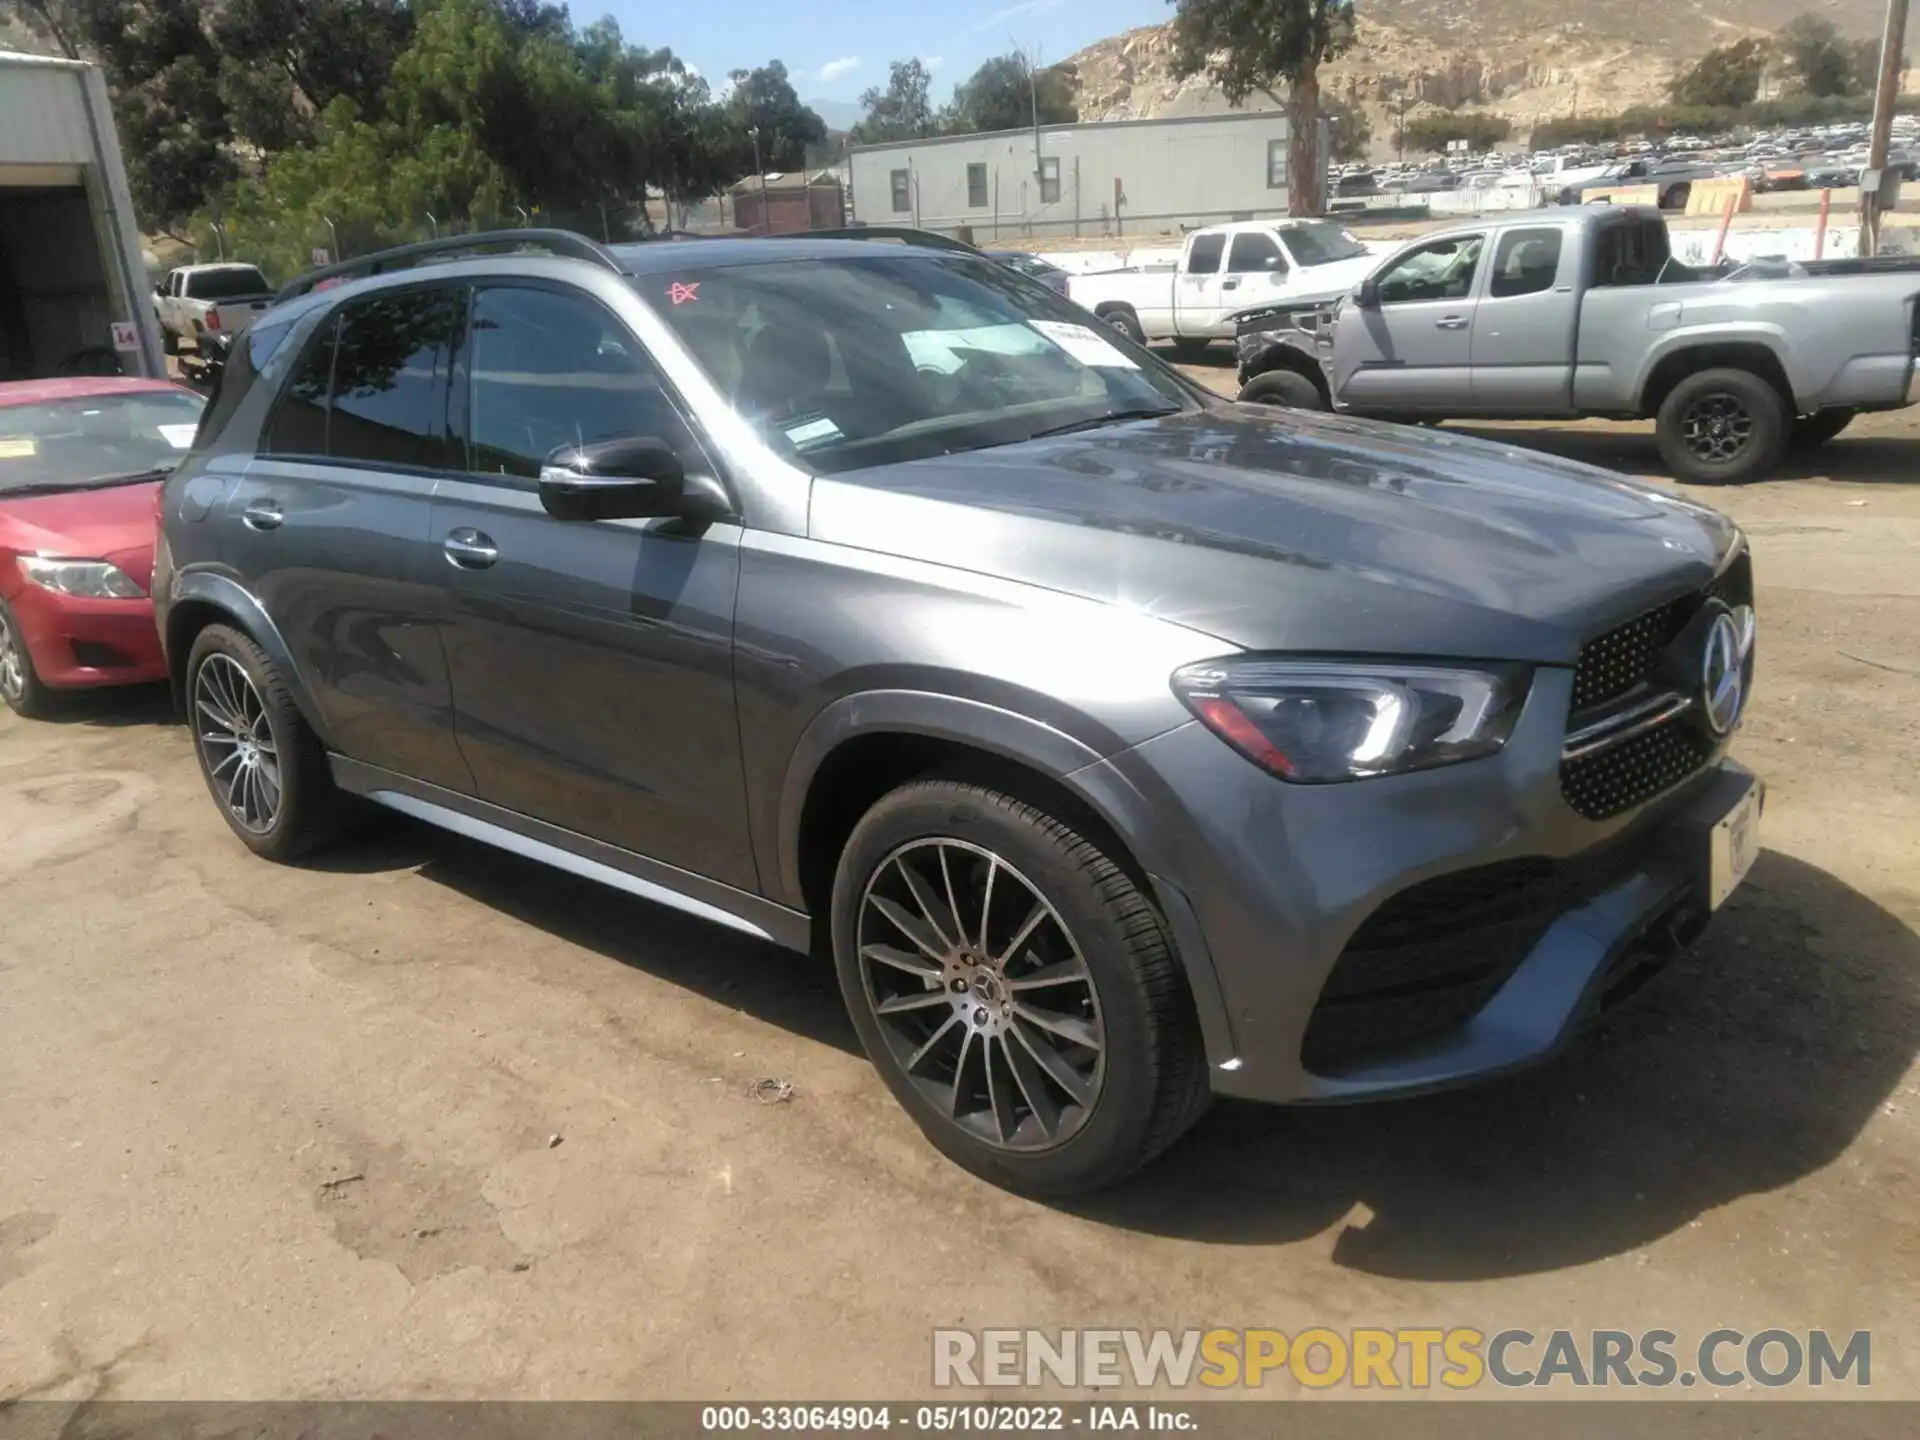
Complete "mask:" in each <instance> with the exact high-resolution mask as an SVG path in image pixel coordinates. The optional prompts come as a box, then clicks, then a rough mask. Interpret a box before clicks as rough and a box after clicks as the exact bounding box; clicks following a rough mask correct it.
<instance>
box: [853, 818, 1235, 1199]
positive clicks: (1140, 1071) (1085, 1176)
mask: <svg viewBox="0 0 1920 1440" xmlns="http://www.w3.org/2000/svg"><path fill="white" fill-rule="evenodd" d="M833 949H834V959H835V963H836V966H837V968H838V971H839V976H840V987H841V991H842V993H843V995H844V996H845V997H846V1002H847V1008H848V1010H849V1011H850V1012H851V1013H852V1015H853V1021H854V1027H855V1028H856V1029H857V1030H858V1031H859V1034H860V1039H861V1043H862V1044H863V1045H864V1046H865V1047H866V1050H867V1054H868V1055H869V1056H870V1057H871V1058H872V1060H873V1063H874V1065H875V1067H876V1068H877V1069H878V1070H879V1071H880V1074H881V1077H882V1078H883V1079H884V1080H885V1081H886V1083H887V1086H888V1088H889V1089H891V1090H892V1091H893V1093H894V1096H895V1098H897V1099H898V1100H899V1101H900V1103H901V1104H902V1105H903V1106H904V1107H905V1108H906V1110H907V1113H908V1114H909V1115H911V1116H912V1117H913V1119H914V1121H915V1123H916V1124H918V1125H919V1126H920V1128H921V1130H922V1131H923V1132H924V1133H925V1134H926V1136H927V1138H928V1139H929V1140H931V1141H932V1142H933V1143H934V1145H936V1146H937V1147H938V1148H939V1149H940V1150H941V1151H943V1152H944V1153H945V1154H946V1155H947V1156H949V1157H950V1158H951V1159H953V1160H955V1161H956V1162H958V1163H959V1164H961V1165H963V1166H965V1167H966V1168H967V1169H969V1170H971V1171H973V1172H974V1173H975V1174H978V1175H980V1176H983V1177H984V1178H986V1179H988V1180H991V1181H992V1182H994V1183H995V1184H998V1185H1004V1186H1006V1187H1008V1188H1009V1189H1014V1190H1021V1191H1026V1192H1029V1193H1033V1194H1049V1195H1064V1194H1071V1193H1076V1192H1081V1191H1087V1190H1093V1189H1098V1188H1100V1187H1101V1186H1105V1185H1110V1184H1112V1183H1114V1182H1115V1181H1117V1180H1119V1179H1121V1178H1122V1177H1123V1176H1125V1175H1127V1174H1129V1173H1130V1172H1131V1171H1133V1170H1134V1169H1136V1168H1138V1167H1139V1166H1140V1165H1142V1164H1144V1163H1146V1162H1147V1161H1148V1160H1150V1159H1152V1158H1153V1157H1154V1156H1155V1155H1157V1154H1159V1153H1160V1152H1161V1151H1162V1150H1164V1149H1165V1148H1166V1147H1167V1146H1168V1145H1170V1144H1172V1143H1173V1142H1174V1140H1176V1139H1177V1138H1178V1137H1179V1136H1180V1135H1181V1134H1182V1133H1183V1132H1184V1131H1185V1130H1186V1129H1187V1128H1188V1127H1189V1126H1190V1125H1192V1123H1193V1122H1194V1121H1195V1120H1196V1119H1197V1118H1198V1117H1199V1115H1200V1113H1201V1111H1202V1110H1203V1109H1204V1108H1205V1105H1206V1101H1207V1084H1206V1063H1205V1058H1204V1055H1203V1053H1202V1049H1201V1044H1200V1037H1199V1030H1198V1026H1197V1023H1196V1021H1195V1020H1194V1017H1193V1013H1192V1006H1191V1002H1190V1000H1189V998H1188V995H1187V991H1186V987H1185V981H1184V977H1183V976H1182V975H1181V973H1180V969H1179V964H1178V961H1177V960H1176V959H1175V957H1174V954H1173V951H1172V948H1171V946H1170V944H1169V942H1168V940H1167V937H1166V935H1165V933H1164V932H1163V930H1162V928H1161V925H1160V922H1159V918H1158V916H1157V915H1156V914H1155V913H1154V911H1153V909H1152V907H1151V906H1149V905H1148V903H1147V901H1146V898H1145V897H1144V896H1143V895H1142V894H1141V892H1140V890H1139V889H1138V887H1136V886H1135V885H1134V883H1133V881H1132V880H1131V879H1129V878H1128V877H1127V875H1126V873H1125V872H1124V871H1123V870H1122V869H1121V868H1120V867H1119V866H1118V865H1116V864H1115V863H1114V861H1113V859H1112V858H1111V857H1109V856H1108V855H1107V854H1106V853H1105V852H1104V851H1102V850H1101V849H1100V847H1099V846H1098V845H1096V844H1094V843H1093V842H1092V841H1091V840H1088V839H1087V838H1086V837H1084V836H1082V835H1081V834H1079V833H1078V832H1076V831H1075V830H1073V829H1072V828H1070V827H1069V826H1067V825H1066V824H1064V823H1062V822H1061V821H1059V820H1057V819H1055V818H1054V817H1052V816H1050V815H1048V814H1047V813H1046V812H1044V811H1043V810H1040V809H1038V808H1036V807H1034V806H1032V805H1028V804H1026V803H1024V802H1022V801H1020V800H1017V799H1015V798H1013V797H1012V796H1009V795H1006V794H1003V793H1000V792H998V791H995V790H992V789H988V788H986V787H983V786H980V785H974V784H967V783H963V782H959V781H951V780H926V781H916V782H915V783H913V784H910V785H906V786H903V787H902V788H900V789H898V790H896V791H894V792H893V793H892V794H890V795H888V796H886V797H885V798H884V799H882V800H881V801H879V802H878V803H877V804H876V805H875V806H874V807H873V808H872V809H871V810H869V811H868V812H867V814H866V815H865V816H864V817H863V818H862V819H861V821H860V823H859V824H858V825H857V826H855V827H854V831H853V834H852V836H851V837H850V838H849V839H848V841H847V845H846V849H845V851H844V852H843V853H842V855H841V857H840V864H839V869H838V873H837V875H836V877H835V881H834V891H833Z"/></svg>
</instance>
